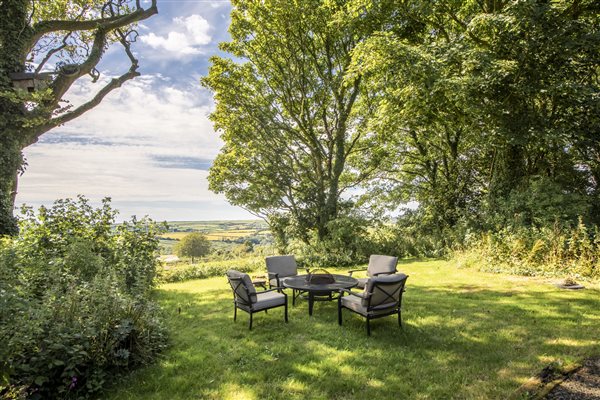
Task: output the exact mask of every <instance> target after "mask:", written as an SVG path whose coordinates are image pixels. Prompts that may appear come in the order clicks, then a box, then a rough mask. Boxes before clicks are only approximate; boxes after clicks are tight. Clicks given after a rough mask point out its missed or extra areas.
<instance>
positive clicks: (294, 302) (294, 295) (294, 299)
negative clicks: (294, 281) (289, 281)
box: [292, 289, 296, 306]
mask: <svg viewBox="0 0 600 400" xmlns="http://www.w3.org/2000/svg"><path fill="white" fill-rule="evenodd" d="M292 305H293V306H295V305H296V289H292Z"/></svg>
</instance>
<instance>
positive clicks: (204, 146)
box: [17, 75, 251, 220]
mask: <svg viewBox="0 0 600 400" xmlns="http://www.w3.org/2000/svg"><path fill="white" fill-rule="evenodd" d="M109 78H110V77H106V78H105V81H107V80H108V79H109ZM99 84H100V83H97V84H91V83H90V82H85V83H80V84H77V85H76V86H74V87H73V89H72V90H71V91H70V92H69V94H68V96H67V97H68V98H69V100H70V101H71V102H72V103H73V104H74V105H75V106H76V105H77V104H81V103H82V102H84V101H85V100H86V99H87V98H89V97H91V96H92V95H93V93H95V91H96V90H98V86H99ZM211 108H212V102H211V100H210V94H209V93H208V92H206V91H203V90H202V89H201V88H200V87H199V84H198V83H197V81H196V82H189V83H188V84H187V85H186V84H183V85H179V86H176V85H175V84H173V83H172V82H170V81H169V79H166V78H164V77H162V76H160V75H153V76H141V77H138V78H136V79H134V80H132V81H129V82H127V83H126V84H125V85H123V87H121V88H120V89H118V90H115V91H113V92H112V93H111V94H109V95H108V96H107V97H106V98H105V99H104V101H103V102H102V103H101V104H100V105H99V106H98V107H96V108H94V109H93V110H92V111H89V112H88V113H86V114H84V115H83V116H82V117H80V118H78V119H76V120H73V121H71V122H70V123H68V124H67V125H65V126H62V127H59V128H56V129H55V130H53V131H52V132H49V133H47V134H45V135H44V136H42V140H40V142H39V143H37V144H35V145H33V146H30V147H29V148H27V149H26V150H25V156H26V158H27V161H28V164H29V165H28V168H27V171H26V172H25V174H24V175H23V176H22V178H21V180H20V185H19V195H18V198H17V203H18V204H21V203H27V204H31V205H36V206H37V205H40V204H46V205H48V204H51V203H52V201H54V200H55V199H57V198H65V197H75V196H76V195H77V194H84V195H86V196H87V197H89V198H91V199H92V200H94V201H95V202H98V201H99V200H100V199H101V198H102V197H104V196H110V197H112V198H113V203H114V204H115V206H116V207H117V208H119V209H121V211H122V214H121V215H122V216H123V217H127V216H128V215H131V214H137V215H140V216H141V215H145V214H149V215H150V216H152V217H154V218H156V219H160V220H162V219H167V220H176V219H179V220H184V219H188V220H194V219H227V218H251V216H250V214H248V213H246V212H245V211H243V210H241V209H239V208H236V207H232V206H230V205H229V204H228V203H227V202H226V200H225V199H224V198H223V197H222V196H217V195H215V194H213V193H212V192H210V191H209V190H208V181H207V175H208V172H207V171H206V167H207V165H208V164H209V163H210V162H211V160H213V159H214V157H215V156H216V154H217V153H218V151H219V148H220V147H221V141H220V139H219V137H218V135H217V134H216V133H215V132H214V130H213V127H212V123H211V122H210V121H209V120H208V113H209V112H210V111H211Z"/></svg>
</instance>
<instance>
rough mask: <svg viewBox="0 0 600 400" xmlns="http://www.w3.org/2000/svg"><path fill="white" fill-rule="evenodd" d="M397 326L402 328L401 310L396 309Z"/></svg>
mask: <svg viewBox="0 0 600 400" xmlns="http://www.w3.org/2000/svg"><path fill="white" fill-rule="evenodd" d="M398 326H399V327H400V328H402V311H400V310H398Z"/></svg>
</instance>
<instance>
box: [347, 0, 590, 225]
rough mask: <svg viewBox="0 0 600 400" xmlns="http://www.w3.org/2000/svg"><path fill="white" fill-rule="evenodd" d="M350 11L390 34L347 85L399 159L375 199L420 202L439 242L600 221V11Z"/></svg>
mask: <svg viewBox="0 0 600 400" xmlns="http://www.w3.org/2000/svg"><path fill="white" fill-rule="evenodd" d="M353 3H354V4H355V6H356V7H358V8H360V7H364V10H365V12H366V13H367V18H370V19H371V20H372V21H373V22H375V23H376V25H377V26H378V28H377V29H379V30H380V31H379V32H377V33H375V34H373V35H370V36H369V38H368V39H367V40H365V41H363V42H362V43H360V45H358V46H357V48H356V49H355V51H354V53H353V66H352V67H351V69H350V72H351V73H350V75H349V76H351V77H352V76H355V75H356V74H363V76H364V78H365V88H366V89H367V90H368V91H369V94H370V99H371V100H372V102H370V103H369V107H370V108H369V109H367V110H364V111H363V113H364V115H367V116H368V124H369V127H370V129H371V130H372V131H373V132H375V133H376V134H375V135H373V139H372V142H373V146H377V145H379V146H381V148H382V149H383V152H384V153H385V154H389V155H391V156H385V157H383V161H382V167H383V168H382V171H381V173H380V174H379V176H378V178H379V179H378V180H375V181H373V182H371V184H372V188H371V190H369V192H368V194H367V196H368V197H370V200H371V201H372V199H373V195H375V196H377V197H376V198H377V201H376V202H379V203H380V204H384V205H385V206H387V207H390V208H394V207H396V206H397V205H398V204H402V203H405V202H407V201H411V200H413V201H417V202H419V205H420V208H421V213H420V215H421V217H422V218H423V220H422V221H421V222H422V223H424V224H425V225H437V226H438V227H439V230H443V229H445V228H450V229H453V228H454V227H455V226H456V225H457V224H461V223H462V222H461V221H462V220H464V219H467V220H468V223H469V225H471V226H472V227H474V228H476V229H484V230H485V229H488V228H490V226H491V225H494V226H495V227H497V226H502V225H503V224H504V223H507V222H512V221H514V220H515V219H514V216H515V214H520V215H521V221H522V222H521V223H523V224H528V225H534V226H540V225H541V224H544V225H548V224H552V222H553V221H554V219H555V218H556V217H558V218H560V219H561V220H563V221H565V222H571V223H575V222H576V219H577V215H583V216H584V219H586V220H591V219H595V220H596V222H597V220H598V216H599V215H600V213H598V212H597V211H596V212H594V211H593V209H595V210H597V209H598V199H599V198H600V196H599V195H598V194H599V192H598V190H600V187H599V186H598V182H600V179H599V178H600V175H599V172H600V171H599V168H598V160H599V158H598V155H599V154H600V147H599V144H600V141H598V139H597V138H598V135H599V132H600V119H599V118H598V115H599V113H598V112H599V111H600V108H599V107H600V102H599V101H598V96H599V94H600V87H599V85H598V79H597V73H598V70H597V64H598V63H597V60H598V55H597V50H596V49H598V47H599V45H600V36H598V34H597V27H598V26H599V23H600V13H599V12H598V11H600V8H599V6H598V4H597V2H591V1H583V2H575V3H574V2H570V1H553V2H539V1H534V0H531V1H519V2H438V3H431V2H424V1H420V0H411V1H406V2H394V1H382V2H377V4H367V3H366V2H363V1H362V0H357V1H355V2H353ZM390 9H391V10H393V12H390ZM369 110H374V111H371V112H369ZM593 207H595V208H593ZM478 225H479V226H478Z"/></svg>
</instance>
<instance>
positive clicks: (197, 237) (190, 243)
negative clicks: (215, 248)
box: [175, 232, 210, 262]
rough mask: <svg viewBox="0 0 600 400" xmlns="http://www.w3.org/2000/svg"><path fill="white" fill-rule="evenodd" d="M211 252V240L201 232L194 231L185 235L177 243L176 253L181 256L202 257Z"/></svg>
mask: <svg viewBox="0 0 600 400" xmlns="http://www.w3.org/2000/svg"><path fill="white" fill-rule="evenodd" d="M209 252H210V242H209V241H208V239H207V238H206V236H205V235H203V234H202V233H200V232H193V233H190V234H187V235H185V236H184V237H183V238H182V239H181V240H180V241H179V243H177V245H175V254H177V255H178V256H179V257H192V262H194V257H202V256H205V255H207V254H208V253H209Z"/></svg>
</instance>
